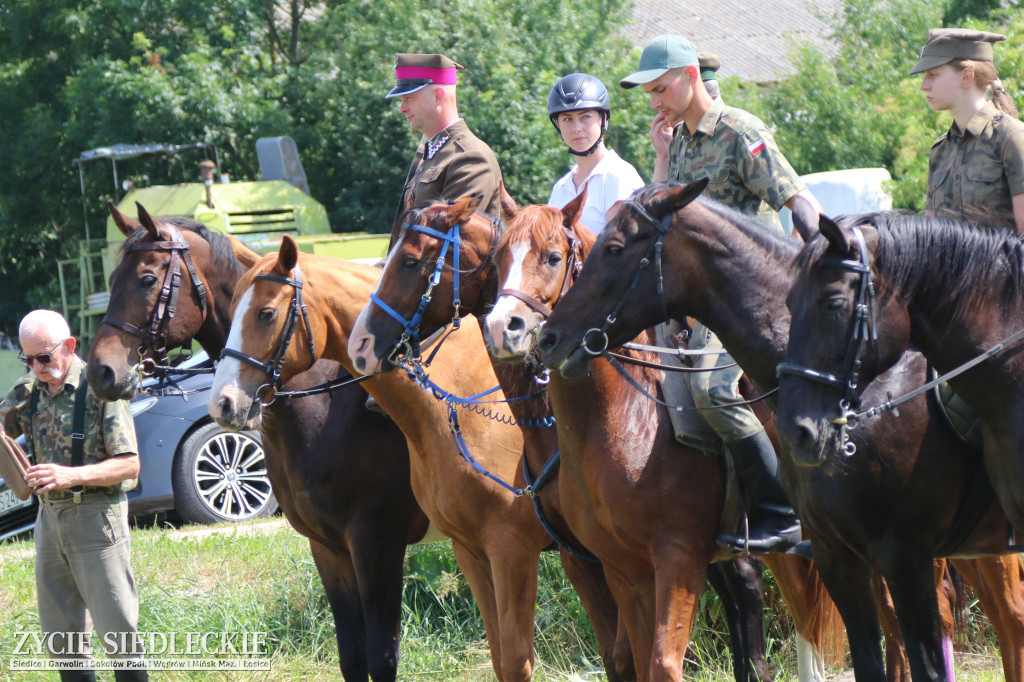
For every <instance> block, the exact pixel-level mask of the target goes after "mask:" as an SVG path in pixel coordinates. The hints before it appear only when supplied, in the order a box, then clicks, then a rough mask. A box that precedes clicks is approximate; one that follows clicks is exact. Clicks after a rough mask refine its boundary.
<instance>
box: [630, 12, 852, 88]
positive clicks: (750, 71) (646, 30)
mask: <svg viewBox="0 0 1024 682" xmlns="http://www.w3.org/2000/svg"><path fill="white" fill-rule="evenodd" d="M842 7H843V3H842V0H703V2H698V1H697V0H635V7H634V10H633V16H634V18H635V22H634V23H632V24H630V25H628V26H626V27H625V28H624V29H623V34H624V35H625V36H626V37H627V38H629V39H630V40H632V41H633V42H634V43H635V44H636V45H638V46H640V47H643V46H644V45H646V44H647V42H648V41H649V40H650V39H651V38H654V37H655V36H658V35H661V34H663V33H677V34H679V35H681V36H685V37H686V38H689V39H690V40H691V41H692V42H693V43H694V44H695V45H696V46H697V49H698V50H703V51H705V52H714V53H715V54H717V55H718V56H719V57H721V58H722V67H721V69H719V71H718V74H719V76H721V77H722V78H728V77H730V76H739V77H740V78H742V79H743V80H750V81H755V82H758V83H766V82H771V81H775V80H779V79H780V78H783V77H785V76H788V75H790V74H792V73H793V72H794V68H793V64H792V62H791V61H790V58H789V57H790V55H791V54H792V52H793V50H794V49H795V48H796V47H798V46H800V45H805V44H810V45H812V46H814V47H815V48H817V49H820V50H822V51H824V52H825V53H826V54H834V53H835V51H836V49H837V48H836V46H835V43H834V42H833V41H832V39H831V36H832V32H833V31H832V28H831V26H830V23H829V18H830V17H832V16H834V15H835V13H837V12H840V11H842Z"/></svg>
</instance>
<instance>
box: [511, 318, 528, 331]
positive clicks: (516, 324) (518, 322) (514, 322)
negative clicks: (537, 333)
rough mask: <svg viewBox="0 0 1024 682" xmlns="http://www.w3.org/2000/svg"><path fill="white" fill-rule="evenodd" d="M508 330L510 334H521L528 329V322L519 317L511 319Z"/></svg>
mask: <svg viewBox="0 0 1024 682" xmlns="http://www.w3.org/2000/svg"><path fill="white" fill-rule="evenodd" d="M507 329H508V331H510V332H521V331H523V330H524V329H526V320H524V319H523V318H521V317H517V316H513V317H510V318H509V320H508V326H507Z"/></svg>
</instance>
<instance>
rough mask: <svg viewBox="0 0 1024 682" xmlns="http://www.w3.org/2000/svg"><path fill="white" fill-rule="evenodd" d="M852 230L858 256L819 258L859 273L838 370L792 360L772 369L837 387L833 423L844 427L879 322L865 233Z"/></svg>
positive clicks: (857, 228)
mask: <svg viewBox="0 0 1024 682" xmlns="http://www.w3.org/2000/svg"><path fill="white" fill-rule="evenodd" d="M852 231H853V233H854V235H855V236H856V238H857V246H858V247H859V250H860V260H852V259H847V258H835V257H829V258H824V259H822V261H821V262H822V264H824V265H830V266H833V267H838V268H840V269H843V270H848V271H850V272H854V273H857V274H859V275H860V282H859V284H858V286H857V299H856V301H855V304H854V311H853V319H852V320H851V323H850V332H849V340H848V341H847V344H846V355H845V357H844V358H843V364H842V366H841V369H840V371H839V374H830V373H828V372H822V371H819V370H814V369H810V368H809V367H804V366H802V365H797V364H795V363H791V362H780V363H779V364H778V366H777V367H776V370H775V374H776V376H778V377H779V378H781V377H783V376H794V377H800V378H803V379H807V380H810V381H815V382H817V383H820V384H825V385H826V386H828V387H830V388H834V389H835V390H837V391H839V394H840V395H841V398H840V400H839V417H837V418H836V419H833V420H832V424H833V425H835V426H839V427H846V425H847V422H848V421H849V420H850V418H853V417H855V416H856V414H857V413H855V412H853V411H852V410H851V406H852V405H857V404H859V402H860V396H859V394H858V392H857V387H858V384H859V382H860V368H861V358H862V357H863V355H864V349H865V348H866V347H867V344H868V342H869V341H870V342H871V343H875V342H877V341H878V325H877V322H876V319H875V287H874V284H873V282H872V280H871V265H870V263H869V261H868V249H867V246H866V244H865V243H864V234H863V233H862V232H861V230H860V228H859V227H853V228H852ZM844 433H845V431H844Z"/></svg>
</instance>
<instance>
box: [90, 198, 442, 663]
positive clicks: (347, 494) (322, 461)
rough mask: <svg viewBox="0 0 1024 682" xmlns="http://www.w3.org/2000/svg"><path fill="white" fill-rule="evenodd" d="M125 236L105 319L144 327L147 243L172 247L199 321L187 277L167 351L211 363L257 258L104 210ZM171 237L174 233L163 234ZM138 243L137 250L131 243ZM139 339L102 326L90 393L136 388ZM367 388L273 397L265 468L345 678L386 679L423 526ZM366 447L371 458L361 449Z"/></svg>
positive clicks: (151, 270) (150, 263) (201, 236)
mask: <svg viewBox="0 0 1024 682" xmlns="http://www.w3.org/2000/svg"><path fill="white" fill-rule="evenodd" d="M112 214H113V216H114V220H115V222H116V223H117V224H118V226H119V227H120V228H121V231H122V232H123V233H124V234H125V236H126V237H127V242H126V243H125V246H124V247H123V248H122V256H123V258H122V261H121V263H120V264H119V265H118V267H117V268H116V269H115V270H114V272H113V273H112V274H111V278H110V284H111V287H110V288H111V291H112V292H113V295H112V296H111V301H110V306H109V307H108V310H107V315H108V317H109V318H110V319H115V320H118V321H121V322H126V323H128V324H130V325H133V326H135V327H137V328H145V327H146V325H147V324H148V323H149V322H150V321H151V319H152V311H153V310H155V309H156V307H157V300H158V297H159V295H160V294H159V289H160V287H159V286H158V285H157V284H155V282H156V283H158V282H160V281H161V280H162V279H163V277H164V274H165V273H166V272H167V270H168V267H169V266H170V258H171V253H170V251H169V250H167V249H156V248H154V245H156V244H160V243H164V242H173V241H178V240H180V241H181V242H183V243H184V244H185V245H187V247H188V252H189V254H190V260H191V262H192V264H193V265H192V267H193V268H194V269H195V271H196V273H197V276H198V278H199V281H200V282H201V283H202V285H203V287H204V290H205V291H206V292H207V296H208V297H209V300H208V301H207V309H208V312H207V315H206V316H205V319H204V316H203V313H202V307H201V305H200V303H199V300H200V299H199V297H198V295H196V294H195V293H194V291H193V290H192V286H193V283H192V279H191V277H190V276H189V275H187V274H186V275H185V276H184V277H183V279H182V284H181V291H180V292H179V294H178V296H177V304H176V312H175V314H174V316H173V318H172V319H171V320H169V321H168V322H167V324H166V325H164V331H165V332H166V333H165V334H164V337H165V339H166V341H165V342H164V345H165V346H166V348H167V349H171V348H175V347H177V346H180V345H182V344H189V343H191V339H192V338H193V337H195V338H198V339H199V340H200V342H201V343H202V345H203V348H204V349H205V350H206V351H207V352H208V353H209V354H210V356H211V357H218V356H219V355H220V352H221V349H222V348H223V346H224V342H225V341H226V339H227V335H228V329H229V328H230V319H231V318H230V303H231V294H232V293H233V292H234V288H235V284H237V282H238V280H239V279H240V278H241V276H242V275H243V274H244V273H245V271H246V270H247V269H248V267H249V266H250V265H252V264H253V263H255V261H256V259H257V258H258V256H257V255H256V254H255V253H253V252H252V251H249V250H248V249H247V248H245V247H244V246H242V245H241V243H240V242H238V241H237V240H234V242H233V245H234V247H235V249H234V250H233V249H232V243H229V240H228V239H227V238H225V237H224V236H223V235H221V234H218V233H216V232H211V231H209V230H208V229H207V228H206V227H205V226H203V225H201V224H199V223H195V222H194V221H188V220H187V219H182V218H167V219H164V220H158V219H156V218H152V217H150V216H149V215H148V214H147V213H146V212H145V210H144V209H142V208H141V207H140V209H139V214H140V218H141V220H142V223H141V224H140V223H139V222H137V221H134V220H132V219H131V218H129V217H128V216H125V215H123V214H121V213H120V212H118V211H117V210H116V209H112ZM172 229H174V230H176V231H177V232H176V234H173V236H172V233H171V230H172ZM136 246H139V248H135V247H136ZM141 342H142V341H141V339H140V338H137V337H136V336H135V335H134V334H131V333H130V332H128V331H126V330H124V329H122V328H121V327H119V326H114V325H110V324H105V325H103V326H102V327H101V329H100V332H99V334H97V337H96V340H95V342H94V343H93V345H92V349H91V352H90V354H89V360H88V371H89V378H90V381H91V384H92V386H93V390H94V391H96V393H97V395H101V396H105V397H107V398H108V399H116V398H119V397H120V396H122V395H124V394H125V393H126V392H127V393H131V392H132V391H133V390H134V386H135V382H136V381H137V377H138V369H137V365H138V363H139V362H140V361H141V360H142V357H140V355H139V345H140V343H141ZM344 374H345V371H344V369H343V368H341V366H340V365H338V364H337V363H334V362H329V361H326V360H323V361H319V362H317V364H316V365H315V366H314V367H313V368H312V369H311V370H310V371H308V372H304V373H302V374H300V375H298V376H296V377H295V378H294V379H292V380H291V381H290V382H289V383H288V385H287V386H286V388H287V389H290V390H303V389H307V388H310V387H312V386H315V385H319V384H321V383H323V382H326V381H329V380H333V379H337V378H339V376H343V375H344ZM365 400H366V392H365V391H364V390H362V389H361V388H359V387H358V386H355V385H352V386H348V387H344V388H340V389H337V390H335V391H334V393H333V396H328V395H325V394H320V395H313V396H309V397H305V398H301V399H298V398H297V399H295V400H293V401H292V402H291V404H288V403H286V402H285V401H284V400H277V401H275V402H274V403H273V404H272V405H270V406H269V407H268V408H267V410H266V411H265V412H264V421H263V428H262V435H263V447H264V451H265V454H266V461H267V473H268V475H269V477H270V480H271V484H272V485H273V489H274V494H275V495H276V497H277V500H278V502H279V503H280V505H281V508H282V510H283V511H284V514H285V516H286V517H287V518H288V521H289V522H290V523H291V524H292V526H293V527H294V528H295V529H296V530H297V531H298V532H299V533H301V534H303V535H305V536H306V537H307V538H309V545H310V549H311V551H312V554H313V560H314V561H315V563H316V566H317V571H318V572H319V574H320V578H321V581H322V583H323V586H324V590H325V591H326V593H327V598H328V601H329V602H330V605H331V611H332V613H333V615H334V622H335V627H336V631H337V642H338V654H339V658H340V660H341V672H342V675H343V676H344V677H345V679H346V680H349V681H350V682H355V681H359V680H367V679H368V677H372V678H373V679H374V680H377V681H382V680H394V679H395V678H396V675H397V668H398V657H399V650H398V646H399V639H400V637H399V630H400V624H401V599H402V574H403V561H404V559H405V547H406V544H407V543H410V542H416V541H418V540H419V539H421V538H422V537H423V535H424V533H425V531H426V526H427V519H426V516H425V515H424V514H423V512H422V511H421V510H420V508H419V507H418V505H417V504H416V501H415V498H414V497H413V495H412V489H411V487H410V485H409V454H408V449H407V446H406V443H405V437H404V436H403V435H402V432H401V431H400V430H399V429H398V428H397V427H396V426H395V425H394V424H393V423H392V422H391V421H389V420H387V419H384V418H383V417H381V416H380V415H377V414H373V413H371V412H368V411H367V410H366V409H365V408H364V407H363V403H364V402H365ZM367 452H373V453H374V455H375V456H374V458H373V459H372V460H371V459H369V458H367V457H366V456H365V453H367Z"/></svg>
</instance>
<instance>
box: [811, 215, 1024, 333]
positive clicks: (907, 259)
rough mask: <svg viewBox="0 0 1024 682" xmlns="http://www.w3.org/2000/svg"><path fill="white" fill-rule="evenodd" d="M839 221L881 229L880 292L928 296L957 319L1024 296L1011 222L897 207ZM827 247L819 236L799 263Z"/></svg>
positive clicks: (1021, 261)
mask: <svg viewBox="0 0 1024 682" xmlns="http://www.w3.org/2000/svg"><path fill="white" fill-rule="evenodd" d="M839 224H840V226H841V227H844V228H847V227H855V226H860V225H869V226H872V227H874V228H875V229H876V230H877V231H878V246H877V247H876V248H875V268H876V270H877V271H878V274H879V281H878V282H877V283H876V286H878V287H879V293H880V294H883V293H884V294H888V295H898V296H900V297H901V298H909V297H911V296H918V297H923V298H922V299H921V300H924V301H930V302H933V303H935V304H936V305H937V310H939V311H945V312H947V313H948V314H949V315H951V317H952V320H953V321H956V320H960V319H962V318H963V317H964V315H965V314H966V313H967V312H968V311H970V310H972V309H975V308H976V307H978V306H980V305H983V304H984V303H985V301H986V300H990V299H991V297H992V296H994V295H998V296H1000V303H1001V305H1003V306H1007V305H1009V304H1010V303H1012V302H1013V301H1015V300H1018V299H1019V298H1020V296H1021V291H1022V287H1024V249H1022V245H1021V238H1020V237H1019V236H1018V235H1017V234H1016V233H1015V232H1014V231H1012V230H1010V229H1007V228H1006V227H996V226H992V225H984V224H976V223H969V222H961V221H958V220H955V219H952V218H937V217H932V216H919V215H914V214H908V213H901V212H893V211H884V212H876V213H865V214H860V215H849V216H841V217H840V219H839ZM827 249H828V241H827V240H826V239H825V238H824V237H822V236H820V235H819V236H818V237H816V238H815V239H814V240H813V241H812V242H811V243H810V244H809V245H808V247H807V248H806V249H805V250H804V253H802V254H801V255H800V257H799V260H798V265H799V267H801V268H803V269H809V268H811V267H812V266H813V265H814V264H815V263H817V262H818V261H819V260H820V259H821V258H822V257H823V256H824V254H825V252H826V250H827Z"/></svg>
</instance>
